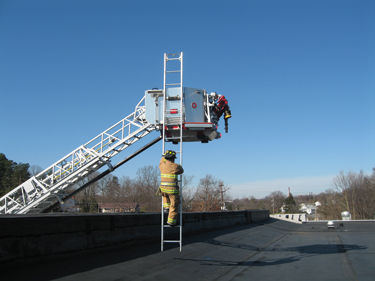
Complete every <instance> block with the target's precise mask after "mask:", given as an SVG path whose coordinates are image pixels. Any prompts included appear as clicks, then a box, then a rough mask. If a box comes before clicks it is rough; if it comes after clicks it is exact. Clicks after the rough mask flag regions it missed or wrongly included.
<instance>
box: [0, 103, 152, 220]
mask: <svg viewBox="0 0 375 281" xmlns="http://www.w3.org/2000/svg"><path fill="white" fill-rule="evenodd" d="M144 100H145V98H142V100H141V101H140V102H139V103H138V105H137V106H136V108H135V111H134V112H133V113H132V114H130V115H128V116H127V117H125V118H124V119H123V120H121V121H120V122H118V123H116V124H115V125H113V126H112V127H110V128H109V129H107V130H105V131H104V132H103V133H101V134H100V135H98V136H97V137H95V138H93V139H92V140H91V141H89V142H88V143H86V144H84V145H81V146H80V147H78V148H77V149H75V150H73V151H72V152H71V153H69V154H68V155H66V156H65V157H64V158H62V159H60V160H59V161H57V162H56V163H55V164H53V165H52V166H50V167H48V168H47V169H45V170H44V171H42V172H41V173H39V174H38V175H36V176H33V177H32V178H30V179H29V180H27V181H26V182H24V183H23V184H21V185H20V186H18V187H16V188H15V189H13V190H12V191H10V192H9V193H7V194H6V195H4V196H3V197H1V198H0V214H26V213H41V212H43V211H44V210H46V209H48V208H49V207H50V206H52V205H54V204H55V203H56V202H57V201H59V202H60V203H63V200H64V198H65V196H67V195H66V194H65V192H64V191H65V190H67V189H68V188H69V187H71V186H73V185H74V184H76V183H77V182H78V181H79V180H81V179H83V178H85V177H87V176H89V175H90V174H92V173H93V172H95V171H97V170H99V169H100V168H101V167H103V166H104V165H107V166H108V167H109V169H110V170H113V167H112V165H111V164H110V159H111V158H112V157H113V156H115V155H117V154H118V153H119V152H121V151H123V150H124V149H126V148H127V147H129V146H130V145H132V144H133V143H135V142H137V141H138V140H140V139H141V138H143V137H145V136H146V135H148V134H149V133H151V132H152V131H153V130H155V129H156V127H155V125H152V124H150V123H149V122H147V120H146V118H145V110H146V108H145V105H144Z"/></svg>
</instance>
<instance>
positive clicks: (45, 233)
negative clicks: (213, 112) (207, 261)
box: [0, 210, 269, 261]
mask: <svg viewBox="0 0 375 281" xmlns="http://www.w3.org/2000/svg"><path fill="white" fill-rule="evenodd" d="M268 218H269V212H268V211H267V210H246V211H228V212H204V213H184V214H183V234H191V233H196V232H199V231H209V230H214V229H218V228H224V227H230V226H233V225H239V224H246V223H252V222H258V221H262V220H266V219H268ZM0 230H1V231H0V261H6V260H12V259H18V258H23V257H33V256H42V255H49V254H58V253H67V252H73V251H79V250H85V249H92V248H97V247H103V246H108V245H113V244H119V243H131V244H137V243H143V242H145V241H149V240H156V239H159V240H160V233H161V214H160V213H140V214H131V213H130V214H128V213H122V214H66V213H65V214H43V215H39V214H38V215H1V216H0ZM177 233H179V228H172V229H170V228H168V229H166V230H165V234H166V238H167V237H168V236H171V235H176V234H177Z"/></svg>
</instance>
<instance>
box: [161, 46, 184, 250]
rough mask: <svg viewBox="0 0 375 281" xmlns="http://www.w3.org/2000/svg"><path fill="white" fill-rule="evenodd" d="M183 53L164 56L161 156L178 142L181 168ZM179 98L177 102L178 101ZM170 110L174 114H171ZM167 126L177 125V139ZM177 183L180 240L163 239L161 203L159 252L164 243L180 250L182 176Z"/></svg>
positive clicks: (164, 226) (166, 226)
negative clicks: (177, 245) (175, 105)
mask: <svg viewBox="0 0 375 281" xmlns="http://www.w3.org/2000/svg"><path fill="white" fill-rule="evenodd" d="M182 77H183V53H182V52H181V53H177V54H166V53H165V54H164V86H163V89H164V90H163V96H164V99H163V151H162V153H163V155H164V153H165V151H166V142H168V141H173V142H179V145H180V150H179V151H176V153H177V155H178V154H179V155H178V156H179V160H180V165H181V166H182V125H183V122H184V106H183V84H182V82H183V80H182ZM171 92H173V93H174V94H177V95H176V96H175V97H174V98H170V97H169V96H168V94H170V93H171ZM178 96H179V100H178ZM177 100H178V101H179V108H178V109H177V111H176V110H175V109H172V108H171V104H172V102H173V103H174V104H176V102H177ZM172 110H173V111H174V112H172ZM172 113H173V114H175V115H176V116H177V117H171V116H170V115H171V114H172ZM168 125H175V126H176V125H177V126H179V129H180V136H179V137H167V136H166V132H165V128H166V126H168ZM178 182H179V186H180V205H179V207H178V209H179V217H180V224H179V225H177V226H176V227H178V228H179V229H180V238H179V240H165V239H164V228H169V226H168V225H165V224H164V212H163V211H164V209H163V201H162V203H161V251H163V249H164V243H179V244H180V251H181V250H182V200H183V198H182V175H179V176H178Z"/></svg>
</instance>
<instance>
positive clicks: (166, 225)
mask: <svg viewBox="0 0 375 281" xmlns="http://www.w3.org/2000/svg"><path fill="white" fill-rule="evenodd" d="M164 227H170V226H169V224H165V225H164ZM173 227H180V225H175V226H172V228H173Z"/></svg>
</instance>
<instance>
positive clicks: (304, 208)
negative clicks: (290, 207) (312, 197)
mask: <svg viewBox="0 0 375 281" xmlns="http://www.w3.org/2000/svg"><path fill="white" fill-rule="evenodd" d="M299 210H300V211H301V212H303V213H307V214H309V215H311V214H315V211H316V207H315V205H310V204H305V203H302V204H300V209H299Z"/></svg>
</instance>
